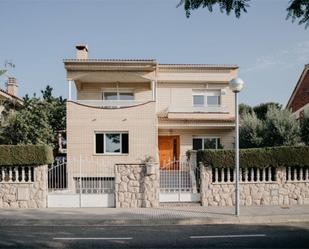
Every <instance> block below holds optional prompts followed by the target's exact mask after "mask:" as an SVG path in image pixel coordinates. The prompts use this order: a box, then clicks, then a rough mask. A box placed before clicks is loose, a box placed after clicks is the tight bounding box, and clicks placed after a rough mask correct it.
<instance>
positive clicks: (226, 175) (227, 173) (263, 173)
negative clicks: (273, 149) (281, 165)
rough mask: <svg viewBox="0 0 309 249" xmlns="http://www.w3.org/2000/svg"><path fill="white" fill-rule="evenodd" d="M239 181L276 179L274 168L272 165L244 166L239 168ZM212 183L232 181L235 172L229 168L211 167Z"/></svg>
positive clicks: (270, 180)
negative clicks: (259, 166)
mask: <svg viewBox="0 0 309 249" xmlns="http://www.w3.org/2000/svg"><path fill="white" fill-rule="evenodd" d="M239 174H240V182H241V183H267V182H274V181H276V180H277V179H276V169H275V168H272V167H268V168H263V169H258V168H246V169H240V172H239ZM212 182H213V183H221V184H222V183H226V184H229V183H234V182H235V172H234V169H230V168H213V169H212Z"/></svg>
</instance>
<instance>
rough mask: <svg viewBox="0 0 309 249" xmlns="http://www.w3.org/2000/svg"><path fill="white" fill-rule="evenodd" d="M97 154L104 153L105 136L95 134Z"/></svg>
mask: <svg viewBox="0 0 309 249" xmlns="http://www.w3.org/2000/svg"><path fill="white" fill-rule="evenodd" d="M95 153H96V154H103V153H104V134H95Z"/></svg>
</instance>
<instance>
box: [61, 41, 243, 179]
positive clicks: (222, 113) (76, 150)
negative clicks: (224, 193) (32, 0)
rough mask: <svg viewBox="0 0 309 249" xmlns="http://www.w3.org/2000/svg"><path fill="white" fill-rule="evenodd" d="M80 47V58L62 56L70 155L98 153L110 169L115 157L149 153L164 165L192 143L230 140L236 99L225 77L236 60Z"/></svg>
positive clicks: (229, 143) (232, 73) (133, 158)
mask: <svg viewBox="0 0 309 249" xmlns="http://www.w3.org/2000/svg"><path fill="white" fill-rule="evenodd" d="M76 51H77V57H76V58H75V59H65V60H64V66H65V69H66V72H67V80H68V83H69V100H68V102H67V156H68V158H79V157H80V156H82V157H86V158H90V160H92V161H97V160H100V162H102V163H103V164H104V165H105V166H104V167H106V168H107V169H110V172H111V173H110V174H111V176H112V172H113V168H114V165H115V164H117V163H140V162H141V161H142V160H144V159H145V158H147V157H152V158H154V160H156V161H157V162H159V163H160V168H161V169H163V168H167V167H169V165H170V162H175V161H181V160H184V159H183V158H185V155H186V152H187V151H188V150H191V149H196V150H197V149H205V148H213V149H216V148H219V147H221V146H223V147H224V148H232V147H233V143H234V127H235V113H234V109H235V106H234V94H233V92H232V91H231V90H230V89H229V86H228V83H229V81H230V80H231V79H232V78H234V77H236V75H237V69H238V66H237V65H209V64H161V63H158V62H157V61H156V60H153V59H147V60H141V59H134V60H133V59H130V60H127V59H117V60H115V59H89V58H88V48H87V46H86V45H78V46H76ZM73 86H75V89H76V99H74V100H73V90H74V88H73ZM73 161H74V160H73ZM73 161H71V162H70V160H68V169H70V168H72V167H73ZM70 164H71V165H70ZM82 167H83V168H87V167H88V165H83V166H82ZM89 170H90V169H89ZM90 171H91V170H90ZM90 176H91V174H88V175H87V177H90ZM85 177H86V175H85Z"/></svg>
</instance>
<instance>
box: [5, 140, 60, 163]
mask: <svg viewBox="0 0 309 249" xmlns="http://www.w3.org/2000/svg"><path fill="white" fill-rule="evenodd" d="M53 160H54V158H53V151H52V148H51V147H49V146H47V145H0V165H4V166H9V165H43V164H50V163H52V162H53Z"/></svg>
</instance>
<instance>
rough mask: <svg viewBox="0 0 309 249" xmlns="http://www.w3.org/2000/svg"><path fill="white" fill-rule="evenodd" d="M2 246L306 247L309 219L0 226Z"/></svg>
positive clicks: (308, 235) (0, 242)
mask: <svg viewBox="0 0 309 249" xmlns="http://www.w3.org/2000/svg"><path fill="white" fill-rule="evenodd" d="M0 248H1V249H2V248H22V249H27V248H59V249H61V248H83V249H85V248H104V249H106V248H293V249H295V248H309V223H294V224H293V223H291V224H280V225H278V224H276V225H199V226H189V225H187V226H139V227H137V226H12V225H11V226H1V223H0Z"/></svg>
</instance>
